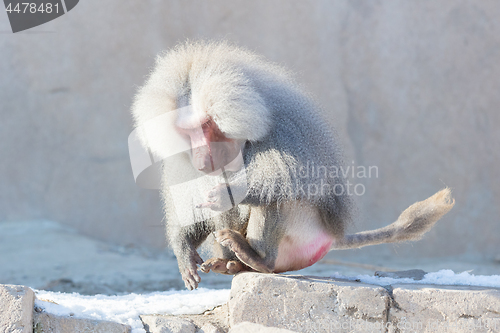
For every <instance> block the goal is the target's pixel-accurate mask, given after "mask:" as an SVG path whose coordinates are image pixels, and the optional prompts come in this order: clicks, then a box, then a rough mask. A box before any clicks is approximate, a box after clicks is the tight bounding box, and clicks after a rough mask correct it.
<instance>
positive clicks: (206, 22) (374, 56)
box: [0, 0, 500, 258]
mask: <svg viewBox="0 0 500 333" xmlns="http://www.w3.org/2000/svg"><path fill="white" fill-rule="evenodd" d="M0 32H1V33H0V73H1V74H2V75H1V76H0V86H1V89H0V116H1V118H0V156H1V159H2V160H1V163H0V182H1V184H0V221H1V220H26V219H36V218H45V219H52V220H56V221H60V222H63V223H67V224H70V225H73V226H75V227H76V228H78V229H79V230H81V231H82V232H84V233H86V234H89V235H93V236H96V237H98V238H101V239H105V240H109V241H112V242H118V243H122V244H127V243H137V244H147V245H155V246H161V245H162V244H163V242H164V240H163V231H162V228H161V224H162V222H161V212H160V204H159V200H158V198H157V196H158V195H157V192H155V191H148V190H142V189H140V188H138V187H136V185H135V184H134V181H133V178H132V174H131V169H130V164H129V160H128V150H127V136H128V134H129V132H130V131H131V120H130V115H129V107H130V104H131V99H132V96H133V94H134V91H135V89H136V86H137V85H140V84H142V82H143V81H144V78H145V75H146V74H147V72H148V69H149V68H150V67H151V66H152V64H153V61H154V57H155V55H156V54H157V53H158V52H160V51H161V50H164V49H168V48H169V47H171V46H173V45H174V44H175V43H176V42H178V41H182V40H184V39H185V38H199V37H203V38H227V39H230V40H232V41H235V42H237V43H238V44H240V45H243V46H246V47H248V48H250V49H253V50H255V51H257V52H259V53H262V54H264V55H265V56H266V57H268V58H269V59H271V60H274V61H277V62H279V63H281V64H283V65H286V66H288V67H290V68H292V69H293V70H294V71H295V72H297V73H298V77H299V80H300V81H301V82H302V83H303V84H304V85H306V86H307V87H308V88H309V90H310V91H311V92H312V93H313V94H314V95H316V96H317V98H318V101H319V102H320V103H322V105H323V106H324V107H325V110H326V112H327V119H328V121H330V122H331V124H332V125H333V126H335V127H336V128H337V130H338V132H339V137H340V140H341V141H342V142H343V144H344V146H345V156H346V161H347V164H348V165H352V164H354V165H356V166H358V165H360V166H366V167H367V166H377V167H378V177H374V176H373V175H372V178H370V179H360V178H358V179H354V182H355V183H361V184H363V185H364V186H365V189H366V192H365V194H364V195H362V196H359V197H358V198H357V203H358V210H359V214H358V222H357V224H356V226H353V227H352V228H351V230H352V231H360V230H364V229H367V228H374V227H379V226H383V225H385V224H387V223H389V222H392V221H393V220H394V219H395V218H396V217H397V215H398V214H399V213H400V212H401V211H402V210H403V209H404V208H406V207H407V206H408V205H410V204H411V203H413V202H414V201H417V200H421V199H425V198H426V197H428V196H430V195H432V194H433V193H434V192H436V191H437V190H439V189H440V188H442V187H443V186H445V185H447V186H450V187H452V188H453V190H454V195H455V197H456V201H457V203H456V207H455V208H454V209H453V210H452V212H451V213H450V214H449V215H448V216H446V217H445V218H444V219H443V220H442V221H441V222H440V223H439V224H438V226H437V227H436V228H435V229H434V230H432V231H431V232H430V233H429V234H428V235H427V236H426V237H425V239H424V240H422V241H420V242H418V243H414V244H404V245H399V246H396V247H395V246H393V245H383V246H378V247H376V248H371V249H368V250H366V251H364V252H363V251H354V252H353V255H359V254H360V253H361V254H363V253H364V254H376V255H381V254H386V255H389V254H393V253H395V254H397V255H398V256H401V257H403V256H408V257H419V256H421V257H426V256H429V257H432V256H445V255H464V254H465V255H471V256H484V257H486V258H491V257H493V256H496V255H498V253H499V252H500V249H499V245H498V244H499V241H500V239H499V235H500V223H499V217H498V216H499V208H498V203H499V199H500V177H499V171H498V169H499V168H498V165H499V162H500V154H499V153H498V147H499V144H500V132H498V131H497V130H496V127H497V126H498V125H499V124H500V112H499V109H500V93H499V91H500V61H499V60H500V2H498V1H496V0H481V1H467V0H443V1H433V0H419V1H416V0H415V1H397V0H387V1H372V0H366V1H364V0H355V1H354V0H342V1H295V2H292V1H285V0H282V1H270V2H267V1H252V2H246V1H245V2H244V1H229V0H227V1H220V0H216V1H210V2H201V1H185V0H184V1H180V0H178V1H152V0H150V1H127V2H125V1H119V0H106V1H98V0H85V1H80V3H79V4H78V6H77V7H75V9H73V10H72V11H71V12H69V13H68V14H67V15H64V16H63V17H61V18H59V19H57V20H55V21H52V22H50V23H47V24H45V25H43V26H40V27H37V28H34V29H32V30H29V31H27V32H25V33H18V34H12V33H10V32H9V26H8V22H7V16H6V14H5V13H3V12H1V13H0ZM351 161H354V163H351ZM345 255H346V256H349V255H351V254H349V253H348V252H345Z"/></svg>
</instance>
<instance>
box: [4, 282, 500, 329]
mask: <svg viewBox="0 0 500 333" xmlns="http://www.w3.org/2000/svg"><path fill="white" fill-rule="evenodd" d="M33 303H34V294H33V292H32V291H31V289H29V288H27V287H23V286H10V285H0V332H9V333H10V332H13V333H30V332H33V322H34V332H36V333H41V332H44V333H74V332H78V333H80V332H83V333H85V332H96V333H98V332H103V333H104V332H105V333H127V332H130V327H129V326H126V325H122V324H118V323H114V322H106V321H98V320H88V319H79V318H73V317H61V316H56V315H52V314H48V313H44V312H42V313H38V312H36V311H35V313H34V316H33ZM141 319H142V320H143V323H144V326H145V329H146V330H147V332H150V333H160V332H173V333H175V332H186V333H187V332H193V333H224V332H228V331H229V332H230V333H232V332H235V333H237V332H253V331H255V330H257V331H258V332H262V333H264V332H269V333H273V332H276V333H278V332H284V331H283V330H288V331H289V332H332V331H339V332H390V333H396V332H398V333H402V332H454V333H455V332H456V333H461V332H500V289H498V288H488V287H467V286H443V285H425V284H395V285H392V286H385V287H380V286H376V285H370V284H365V283H358V282H353V281H344V280H338V279H329V278H322V277H310V276H293V275H277V274H260V273H241V274H238V275H236V276H235V277H234V279H233V284H232V288H231V294H230V299H229V302H228V304H227V305H223V306H220V307H217V308H215V309H213V310H210V311H206V312H205V313H204V314H200V315H182V316H161V315H143V316H141ZM230 328H231V329H230ZM257 331H256V332H257Z"/></svg>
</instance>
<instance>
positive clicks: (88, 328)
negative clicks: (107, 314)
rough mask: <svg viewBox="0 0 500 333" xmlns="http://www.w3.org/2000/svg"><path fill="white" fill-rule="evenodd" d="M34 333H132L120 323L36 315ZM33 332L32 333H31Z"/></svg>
mask: <svg viewBox="0 0 500 333" xmlns="http://www.w3.org/2000/svg"><path fill="white" fill-rule="evenodd" d="M34 323H35V325H34V330H33V332H34V333H130V330H131V329H130V326H128V325H123V324H120V323H115V322H110V321H102V320H92V319H82V318H73V317H64V316H56V315H53V314H50V313H46V312H42V313H36V312H35V317H34ZM30 332H31V331H30Z"/></svg>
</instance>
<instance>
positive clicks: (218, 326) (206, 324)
mask: <svg viewBox="0 0 500 333" xmlns="http://www.w3.org/2000/svg"><path fill="white" fill-rule="evenodd" d="M141 319H142V322H143V323H144V327H145V328H146V330H150V331H151V332H152V333H153V332H163V331H161V330H162V329H165V332H177V331H176V330H175V329H179V327H180V328H185V329H186V330H187V332H190V331H191V330H192V329H195V330H196V333H225V332H227V331H228V330H229V313H228V307H227V304H224V305H221V306H217V307H215V308H214V309H212V310H207V311H205V312H204V313H202V314H193V315H178V316H168V315H156V314H155V315H142V316H141ZM193 327H194V328H193ZM154 329H155V330H154ZM168 329H170V330H171V331H169V330H168ZM179 332H180V331H179ZM182 332H184V331H182Z"/></svg>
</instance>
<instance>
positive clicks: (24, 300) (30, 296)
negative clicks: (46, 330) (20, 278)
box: [0, 285, 35, 333]
mask: <svg viewBox="0 0 500 333" xmlns="http://www.w3.org/2000/svg"><path fill="white" fill-rule="evenodd" d="M34 302H35V294H34V293H33V291H32V290H31V289H30V288H28V287H24V286H15V285H0V332H1V333H31V332H32V331H33V305H34Z"/></svg>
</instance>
